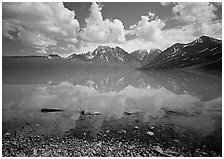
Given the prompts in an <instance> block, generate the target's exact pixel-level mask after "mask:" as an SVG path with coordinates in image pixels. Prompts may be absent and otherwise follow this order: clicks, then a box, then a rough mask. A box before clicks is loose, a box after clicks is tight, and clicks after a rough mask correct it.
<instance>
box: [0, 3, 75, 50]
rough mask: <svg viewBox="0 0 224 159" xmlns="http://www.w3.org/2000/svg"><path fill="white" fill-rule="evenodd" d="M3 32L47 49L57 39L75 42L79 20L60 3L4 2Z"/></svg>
mask: <svg viewBox="0 0 224 159" xmlns="http://www.w3.org/2000/svg"><path fill="white" fill-rule="evenodd" d="M2 9H3V36H5V37H7V38H10V39H19V40H22V42H23V43H25V44H29V45H31V46H32V47H34V48H37V49H38V50H39V51H38V52H43V53H44V52H46V50H47V48H48V47H49V46H50V45H56V44H57V40H58V39H65V40H67V41H69V42H70V43H72V42H76V38H77V31H78V29H79V22H78V21H77V19H74V17H75V13H74V12H73V11H70V10H68V9H66V8H65V7H64V5H63V4H62V3H29V2H25V3H3V8H2Z"/></svg>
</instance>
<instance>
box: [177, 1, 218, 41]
mask: <svg viewBox="0 0 224 159" xmlns="http://www.w3.org/2000/svg"><path fill="white" fill-rule="evenodd" d="M216 10H217V8H216V7H215V6H214V5H212V4H210V3H207V2H200V3H195V2H192V3H178V4H177V5H175V6H174V7H173V12H174V13H175V14H176V16H175V19H176V20H178V21H179V22H182V23H183V25H184V26H191V27H192V34H193V35H195V36H197V37H198V36H201V35H208V36H212V37H217V36H218V35H219V37H217V38H220V36H221V33H222V32H221V31H222V22H221V21H217V20H216V18H217V16H216V14H215V11H216Z"/></svg>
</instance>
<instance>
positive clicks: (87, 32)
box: [80, 2, 126, 43]
mask: <svg viewBox="0 0 224 159" xmlns="http://www.w3.org/2000/svg"><path fill="white" fill-rule="evenodd" d="M101 10H102V7H100V6H99V5H98V4H97V3H94V2H93V3H92V5H91V8H90V15H89V17H88V18H87V19H85V22H86V26H85V27H84V28H83V29H82V32H81V33H80V35H81V37H82V39H84V40H86V41H88V42H93V43H106V42H114V43H122V42H125V40H126V39H125V31H124V25H123V23H122V22H121V21H120V20H118V19H114V20H109V19H105V20H104V19H103V16H102V13H101Z"/></svg>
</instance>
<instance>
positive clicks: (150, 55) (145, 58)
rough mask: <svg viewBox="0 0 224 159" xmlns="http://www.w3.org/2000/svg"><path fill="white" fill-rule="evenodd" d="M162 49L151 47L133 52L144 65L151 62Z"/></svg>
mask: <svg viewBox="0 0 224 159" xmlns="http://www.w3.org/2000/svg"><path fill="white" fill-rule="evenodd" d="M161 52H162V51H161V50H159V49H151V50H149V51H148V50H135V51H133V52H132V53H131V55H132V56H134V57H135V59H137V60H138V61H139V62H140V63H141V64H142V66H144V65H146V64H149V63H150V62H152V61H153V60H154V59H155V58H156V57H157V56H158V55H159V54H160V53H161Z"/></svg>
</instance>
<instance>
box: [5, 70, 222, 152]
mask: <svg viewBox="0 0 224 159" xmlns="http://www.w3.org/2000/svg"><path fill="white" fill-rule="evenodd" d="M2 88H3V93H2V95H3V104H2V116H3V120H2V122H3V133H5V132H17V133H19V134H23V135H30V134H39V135H40V134H43V135H45V136H63V135H65V134H66V132H68V131H70V132H71V131H72V132H73V133H74V135H77V136H78V135H79V134H81V133H83V132H86V133H88V134H89V135H90V136H95V135H96V134H97V133H98V132H100V131H101V130H102V129H104V128H107V129H111V130H113V129H129V128H133V127H134V126H136V125H138V126H139V127H141V126H142V125H144V124H149V125H152V126H154V127H156V128H157V127H166V126H169V129H170V128H172V131H173V132H175V134H177V135H178V134H184V135H187V137H191V139H192V140H194V142H198V143H203V144H207V145H212V147H214V150H217V151H221V139H222V124H221V122H222V120H221V118H222V79H221V73H220V72H208V71H206V72H199V71H177V70H176V71H145V72H143V71H133V70H119V71H118V70H82V71H80V70H79V71H78V70H63V69H60V70H37V69H36V70H3V86H2ZM43 107H44V108H59V109H63V110H64V111H63V112H53V113H43V112H41V109H42V108H43ZM82 110H93V111H97V112H100V113H101V115H97V116H88V117H85V116H83V115H81V114H80V112H81V111H82ZM125 112H128V113H131V115H128V114H127V113H125ZM31 130H32V131H31ZM155 135H156V134H155ZM188 135H189V136H188ZM173 139H175V135H174V136H173Z"/></svg>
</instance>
